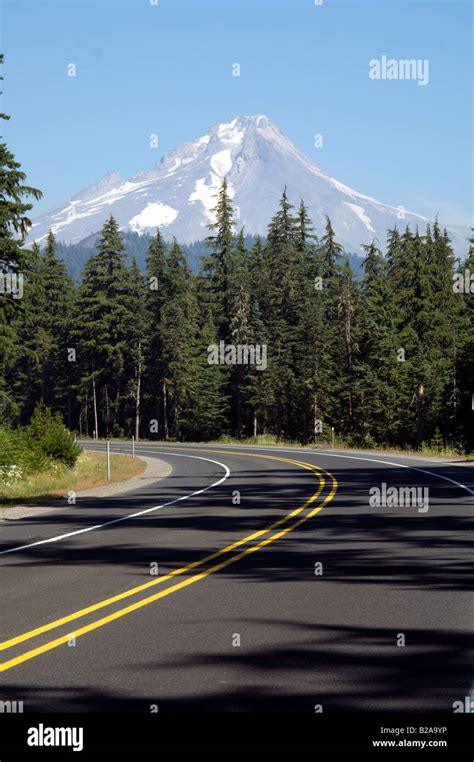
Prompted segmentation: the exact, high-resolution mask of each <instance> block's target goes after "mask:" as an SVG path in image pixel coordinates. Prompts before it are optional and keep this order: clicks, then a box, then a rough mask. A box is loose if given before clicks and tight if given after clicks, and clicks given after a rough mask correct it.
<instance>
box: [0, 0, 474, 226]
mask: <svg viewBox="0 0 474 762" xmlns="http://www.w3.org/2000/svg"><path fill="white" fill-rule="evenodd" d="M471 39H472V5H471V3H470V2H467V1H462V2H457V0H428V1H424V2H419V1H418V0H408V2H399V1H398V0H367V1H364V0H350V1H346V2H343V1H341V0H323V5H322V6H316V5H315V3H314V0H251V1H250V0H247V1H245V0H244V1H243V0H239V1H238V2H237V1H235V0H219V1H218V2H217V0H216V1H215V2H207V1H206V0H193V1H192V2H184V0H159V1H158V4H157V5H156V6H155V5H151V4H150V0H96V1H93V0H82V2H77V1H75V0H61V1H59V0H56V2H43V1H42V0H34V2H25V1H24V0H3V2H2V14H1V48H2V50H3V51H4V52H5V65H4V67H3V74H4V77H5V82H4V87H3V90H4V96H3V110H5V111H6V112H7V113H9V114H11V116H12V119H11V121H10V122H9V123H8V124H7V125H6V127H5V128H4V134H5V137H6V139H7V142H8V144H9V146H10V147H11V148H12V150H13V151H14V153H15V155H16V157H17V159H18V160H19V161H20V162H21V163H22V165H23V167H24V169H25V170H26V171H27V173H28V179H29V181H30V182H31V183H32V184H34V185H36V186H38V187H40V188H41V189H42V190H43V191H44V194H45V198H44V200H43V201H41V202H40V203H39V204H37V205H36V206H35V210H34V213H38V212H39V211H45V210H47V209H48V208H50V207H51V206H54V205H55V204H57V203H58V202H61V201H63V200H66V199H68V198H69V197H70V196H71V195H73V194H75V193H76V192H77V191H79V190H80V189H81V188H83V187H85V186H87V185H89V184H91V183H92V182H95V181H96V180H98V179H99V178H100V177H101V176H102V175H103V174H105V173H106V172H108V171H112V170H116V171H118V172H120V173H121V174H122V175H123V176H125V177H129V176H131V175H132V174H134V173H135V172H137V171H139V170H143V169H147V168H149V167H151V166H152V165H153V164H154V163H155V162H156V161H157V160H158V159H159V158H160V157H161V155H162V154H163V153H164V152H165V151H166V150H168V149H170V148H172V147H174V146H175V145H177V144H179V143H181V142H183V141H186V140H191V139H193V138H196V137H198V136H199V135H201V134H204V133H205V132H206V131H207V129H208V128H209V127H210V126H212V125H213V124H215V123H217V122H220V121H225V120H228V119H229V118H231V117H232V116H234V115H238V114H256V113H257V114H258V113H264V114H267V115H268V116H269V117H270V118H272V119H273V120H274V121H275V122H276V124H277V125H278V126H279V127H280V128H281V129H282V130H283V132H285V133H286V134H287V135H288V136H289V137H290V138H291V139H292V140H293V142H294V143H295V144H296V145H297V146H298V148H300V150H302V151H303V152H304V153H305V154H307V155H308V156H309V157H311V158H312V159H313V160H314V161H316V162H317V163H318V164H319V165H320V166H321V167H322V168H323V169H324V170H326V171H328V172H329V173H330V174H331V175H332V176H333V177H335V178H337V179H338V180H340V181H342V182H344V183H346V184H348V185H350V186H352V187H353V188H355V189H356V190H359V191H361V192H363V193H366V194H368V195H372V196H375V197H376V198H378V199H379V200H380V201H384V202H386V203H390V204H393V205H394V206H399V205H403V206H405V207H406V208H407V209H409V210H411V211H417V212H419V213H422V214H426V215H428V216H433V215H434V214H435V213H436V212H437V211H440V212H441V213H442V214H443V218H444V219H446V220H447V221H449V222H451V223H453V224H466V225H467V224H470V222H471V220H470V210H471V207H472V175H473V173H472V163H471V156H472V42H471ZM383 54H385V55H387V56H388V57H393V58H417V59H418V58H419V59H425V58H428V59H429V62H430V81H429V84H428V86H426V87H422V86H419V85H418V84H417V82H414V81H373V80H371V79H370V78H369V76H368V71H369V64H368V62H369V60H370V59H372V58H380V56H382V55H383ZM69 63H75V64H76V67H77V76H76V77H75V78H72V77H68V76H67V65H68V64H69ZM233 63H240V66H241V76H240V78H237V77H233V76H232V70H231V67H232V64H233ZM151 133H157V134H158V136H159V147H158V149H152V148H150V145H149V136H150V134H151ZM316 133H321V134H322V135H323V140H324V147H323V148H322V149H321V148H320V149H318V148H315V147H314V135H315V134H316ZM34 213H33V214H34Z"/></svg>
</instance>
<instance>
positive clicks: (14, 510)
mask: <svg viewBox="0 0 474 762" xmlns="http://www.w3.org/2000/svg"><path fill="white" fill-rule="evenodd" d="M98 452H100V451H98ZM121 454H122V453H116V452H114V455H121ZM137 457H139V458H140V460H144V461H145V463H146V468H145V470H144V471H143V473H141V474H138V475H137V476H132V477H131V478H130V479H124V480H122V481H118V482H113V484H104V485H102V486H101V487H90V488H89V489H84V490H79V491H78V492H76V498H79V499H80V498H82V497H97V498H99V499H100V498H102V497H113V496H114V495H122V494H125V493H127V492H132V491H134V490H138V489H142V488H143V487H146V486H148V485H149V484H151V483H152V482H158V481H160V480H161V479H164V478H165V477H166V476H169V475H170V473H171V471H172V470H173V469H172V467H171V466H170V465H169V464H168V463H165V461H163V460H159V459H158V458H148V457H147V456H145V455H140V456H137ZM68 507H69V505H68V503H67V497H66V496H64V497H57V498H54V497H52V498H50V499H48V504H47V505H46V504H45V502H44V501H41V504H38V505H34V504H33V503H29V504H28V505H14V506H12V507H11V508H0V522H1V521H13V520H16V519H23V518H27V517H29V516H42V515H44V514H46V513H53V512H55V511H57V512H59V511H67V509H68Z"/></svg>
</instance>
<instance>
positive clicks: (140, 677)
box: [0, 443, 474, 712]
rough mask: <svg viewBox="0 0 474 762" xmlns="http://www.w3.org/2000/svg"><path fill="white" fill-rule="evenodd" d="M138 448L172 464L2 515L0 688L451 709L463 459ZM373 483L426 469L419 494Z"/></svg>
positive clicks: (108, 705) (76, 699)
mask: <svg viewBox="0 0 474 762" xmlns="http://www.w3.org/2000/svg"><path fill="white" fill-rule="evenodd" d="M96 446H97V445H96ZM112 449H113V450H115V451H129V450H130V447H129V445H127V446H125V445H118V444H113V445H112ZM142 453H143V454H146V455H148V456H152V457H158V458H159V459H161V460H163V461H166V462H167V463H169V464H170V465H171V467H172V472H171V474H170V475H169V476H167V477H165V478H164V479H163V480H162V481H160V482H156V483H154V484H151V485H150V484H147V486H145V487H143V488H142V489H141V490H135V491H133V492H129V493H127V494H122V495H120V496H115V497H113V498H102V499H101V500H100V501H99V500H97V499H91V498H82V499H80V500H78V502H77V505H76V506H70V507H68V509H67V510H62V511H57V512H54V513H49V514H44V515H42V516H37V517H34V518H31V517H30V518H26V519H22V520H18V521H4V522H2V523H0V528H1V534H0V574H1V587H0V607H1V611H2V617H1V645H0V662H1V666H0V699H1V700H8V699H10V700H22V701H24V705H25V711H28V712H34V711H92V710H94V711H117V710H128V711H130V710H131V711H137V712H148V711H156V709H158V710H159V711H160V712H162V711H165V712H166V711H182V710H187V711H189V710H191V711H198V712H199V711H206V710H219V711H222V710H230V711H249V710H265V711H288V710H290V711H302V712H314V711H315V706H320V707H322V708H323V709H324V711H342V710H355V709H357V710H362V711H374V710H375V711H387V710H391V711H399V710H400V711H410V712H412V711H415V712H417V711H420V712H421V711H440V712H450V711H452V705H453V702H455V701H464V698H465V697H466V696H469V695H471V690H472V683H473V674H472V655H470V654H469V650H468V649H469V644H470V641H472V611H473V609H472V596H471V593H470V590H471V589H472V551H471V549H472V539H473V532H472V526H473V517H472V508H473V496H474V468H473V467H472V465H469V464H468V465H462V466H461V465H454V464H449V463H440V462H432V461H430V462H428V461H422V460H415V459H413V458H406V459H403V458H399V457H394V456H382V455H373V454H370V455H369V454H363V453H355V452H354V453H342V452H340V451H339V452H330V451H324V452H323V451H319V450H311V449H293V448H274V447H270V448H255V447H236V446H225V445H223V446H211V445H203V446H197V445H179V446H175V445H168V444H166V445H165V444H162V443H143V444H140V445H139V446H138V447H137V454H138V455H140V454H142ZM382 484H386V485H387V488H388V487H390V486H395V487H397V488H400V487H420V488H425V487H426V488H428V490H429V493H428V494H429V508H428V510H427V511H424V510H422V511H420V510H418V508H417V507H416V506H412V507H398V508H396V507H395V508H394V507H377V506H372V505H370V503H369V497H370V494H371V492H370V490H371V489H373V488H374V487H380V488H381V485H382Z"/></svg>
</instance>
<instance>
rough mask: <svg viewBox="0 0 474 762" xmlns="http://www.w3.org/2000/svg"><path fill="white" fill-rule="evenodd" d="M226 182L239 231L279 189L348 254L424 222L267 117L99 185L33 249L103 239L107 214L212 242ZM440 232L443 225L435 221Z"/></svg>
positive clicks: (49, 220)
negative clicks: (347, 180)
mask: <svg viewBox="0 0 474 762" xmlns="http://www.w3.org/2000/svg"><path fill="white" fill-rule="evenodd" d="M224 176H227V179H228V182H229V190H230V194H231V196H232V198H233V202H234V205H235V207H236V216H237V219H236V223H237V226H238V227H240V226H242V225H243V226H244V227H245V231H246V232H247V233H252V234H263V235H264V234H265V233H266V229H267V224H268V222H269V220H270V218H271V216H272V215H273V214H274V212H275V210H276V207H277V204H278V200H279V198H280V196H281V193H282V191H283V188H284V187H285V186H286V188H287V193H288V196H289V198H290V200H291V201H292V202H293V203H295V204H298V203H299V201H300V199H301V198H302V199H304V201H305V203H306V205H307V206H308V208H309V212H310V216H311V218H312V220H313V222H314V228H315V231H316V232H317V233H320V232H321V231H322V230H323V228H324V224H325V215H326V214H327V215H329V217H330V218H331V220H332V223H333V226H334V229H335V231H336V233H337V236H338V239H339V241H340V242H341V243H342V244H343V245H344V246H345V248H346V249H347V250H349V251H356V252H360V245H361V244H364V243H369V242H370V241H371V240H372V239H373V238H374V237H375V238H377V239H378V240H379V242H380V245H381V246H382V247H383V245H384V243H385V238H386V230H387V228H389V227H393V225H394V224H397V225H398V227H399V228H400V229H403V228H404V227H405V225H407V224H410V225H411V226H412V227H413V228H415V227H416V225H419V226H420V229H421V231H422V232H424V228H425V225H426V222H427V220H426V218H424V217H422V216H420V215H417V214H413V213H409V212H405V217H404V218H403V219H401V218H400V217H401V215H400V210H399V209H396V208H393V207H390V206H387V205H386V204H382V203H380V202H379V201H377V200H376V199H374V198H371V197H370V196H366V195H364V194H362V193H358V192H357V191H354V190H352V189H351V188H349V187H347V186H346V185H344V184H343V183H341V182H339V181H338V180H335V179H333V178H332V177H330V176H329V175H327V174H326V173H325V172H323V171H322V170H321V169H320V168H319V167H318V166H317V165H316V164H315V163H314V162H312V161H311V160H310V159H308V158H307V157H306V156H304V155H303V154H302V153H301V152H300V151H299V150H298V149H297V148H296V147H295V146H294V145H293V143H292V142H291V141H290V140H289V139H288V138H287V137H286V135H284V134H283V133H282V132H281V131H280V130H279V129H278V127H277V126H276V125H275V124H274V123H273V122H272V121H271V120H270V119H269V118H268V117H266V116H264V115H257V116H242V117H236V118H234V119H232V120H231V121H229V122H223V123H221V124H218V125H216V126H215V127H214V128H213V129H212V130H210V132H209V134H206V135H203V136H202V137H200V138H199V139H197V140H194V141H192V142H189V143H184V144H182V145H181V146H178V147H177V148H176V149H174V150H173V151H170V152H168V153H167V154H165V156H164V157H163V158H162V160H161V161H160V162H158V163H157V164H156V166H155V167H154V168H153V169H151V170H148V171H144V172H140V173H139V174H138V175H136V176H135V177H132V178H130V179H129V180H124V179H123V178H122V177H121V176H120V175H118V174H117V173H110V174H108V175H106V176H105V177H103V178H102V179H101V180H100V181H99V183H97V185H94V186H91V187H89V188H87V189H86V190H84V191H81V192H80V193H78V194H77V195H76V196H74V197H73V198H72V199H71V200H70V201H69V202H68V203H66V204H63V205H62V206H60V207H57V208H56V209H53V210H52V211H51V212H49V213H47V214H44V215H42V216H41V217H39V218H37V219H36V220H35V221H34V224H33V228H32V230H31V233H30V238H29V240H30V241H32V240H38V241H40V242H41V241H42V240H43V239H44V238H45V236H46V235H47V232H48V230H49V229H50V228H51V229H52V230H53V232H54V233H55V235H56V236H57V238H58V240H60V241H64V242H66V243H77V242H78V241H81V240H82V239H83V238H85V237H86V236H88V235H90V234H91V233H96V232H97V231H98V230H100V228H101V226H102V225H103V223H104V221H105V220H106V219H107V217H108V216H109V215H110V214H113V215H114V217H115V218H116V219H117V220H118V223H119V225H120V227H121V228H122V229H129V230H134V231H136V232H139V233H153V231H154V230H155V228H156V227H157V226H158V227H159V228H160V230H161V232H162V234H163V235H164V236H165V238H171V237H172V236H176V238H177V239H178V240H179V241H181V242H183V243H190V242H192V241H196V240H200V239H202V238H204V237H205V236H206V235H208V227H207V226H208V225H209V223H210V222H212V221H213V214H212V209H213V208H214V206H215V202H216V199H215V195H216V192H217V190H218V188H219V185H220V183H221V180H222V178H223V177H224ZM440 222H441V224H447V223H448V221H446V220H443V219H441V220H440ZM451 233H452V236H453V242H454V248H455V250H456V252H457V253H459V254H460V255H463V254H464V253H465V252H466V250H467V246H466V241H465V236H466V235H467V229H466V231H464V230H459V229H457V230H452V231H451Z"/></svg>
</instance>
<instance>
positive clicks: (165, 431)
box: [163, 379, 168, 442]
mask: <svg viewBox="0 0 474 762" xmlns="http://www.w3.org/2000/svg"><path fill="white" fill-rule="evenodd" d="M163 434H164V438H165V442H166V441H167V440H168V401H167V399H166V379H163Z"/></svg>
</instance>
